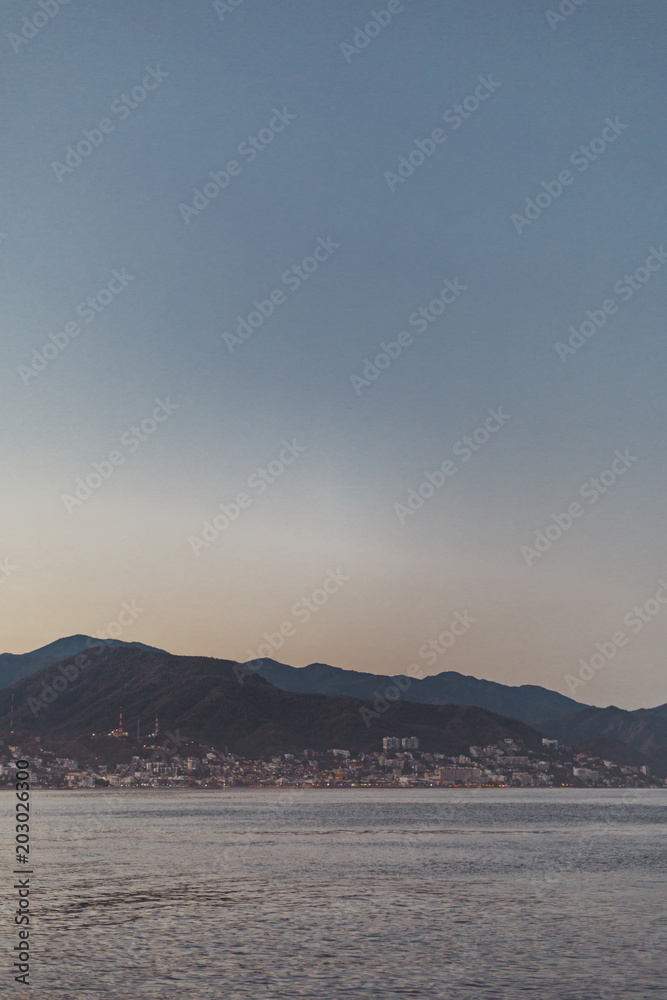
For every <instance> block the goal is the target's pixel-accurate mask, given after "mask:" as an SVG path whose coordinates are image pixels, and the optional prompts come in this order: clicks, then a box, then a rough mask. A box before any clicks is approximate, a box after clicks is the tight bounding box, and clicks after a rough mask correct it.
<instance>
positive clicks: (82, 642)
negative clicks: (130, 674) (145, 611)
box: [0, 635, 163, 688]
mask: <svg viewBox="0 0 667 1000" xmlns="http://www.w3.org/2000/svg"><path fill="white" fill-rule="evenodd" d="M92 646H110V647H111V646H134V647H135V648H136V649H156V647H155V646H145V645H144V643H143V642H129V643H128V642H122V641H121V640H120V639H93V638H92V637H91V636H88V635H68V636H66V637H65V638H64V639H56V641H55V642H50V643H49V644H48V645H47V646H41V647H40V648H39V649H33V650H32V652H30V653H0V688H4V687H8V686H9V685H10V684H13V683H14V682H15V681H20V680H21V679H22V678H23V677H29V676H30V674H34V673H36V672H37V671H38V670H41V669H42V667H50V666H51V664H52V663H59V662H60V660H64V659H66V657H68V656H75V655H76V653H82V652H85V650H87V649H90V648H91V647H92ZM161 652H163V651H161Z"/></svg>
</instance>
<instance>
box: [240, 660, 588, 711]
mask: <svg viewBox="0 0 667 1000" xmlns="http://www.w3.org/2000/svg"><path fill="white" fill-rule="evenodd" d="M253 663H255V664H256V663H261V666H260V667H259V669H258V670H257V671H256V672H257V673H258V674H259V675H260V677H264V678H265V680H267V681H270V682H271V684H274V685H275V686H276V687H279V688H282V690H283V691H294V692H300V693H302V694H331V695H347V696H349V697H352V698H376V697H377V696H378V695H380V696H382V693H383V691H385V690H386V688H388V687H391V686H393V685H394V684H396V682H397V681H399V682H400V686H401V691H402V694H401V697H402V698H403V699H404V700H405V701H414V702H421V703H422V704H429V705H445V704H447V705H476V706H477V707H478V708H485V709H487V710H488V711H491V712H497V713H498V714H499V715H506V716H509V717H510V718H513V719H520V720H521V722H525V723H527V724H528V725H529V726H536V727H538V728H539V727H540V726H541V725H542V724H543V723H544V722H545V721H546V720H550V719H555V718H558V717H561V716H564V715H569V714H572V713H574V712H577V711H579V710H580V709H582V708H585V707H587V706H584V705H582V704H581V703H580V702H578V701H573V699H572V698H567V697H565V695H562V694H558V692H556V691H549V690H548V689H547V688H543V687H538V686H537V685H534V684H522V685H521V686H519V687H510V686H508V685H507V684H498V683H496V682H495V681H484V680H479V678H477V677H469V676H465V675H464V674H459V673H456V672H455V671H453V670H448V671H444V672H443V673H440V674H436V675H435V676H433V677H425V678H424V679H423V680H417V679H416V678H413V677H406V676H404V675H399V677H398V678H397V677H390V676H385V675H383V674H367V673H362V672H360V671H358V670H342V669H341V668H340V667H330V666H328V664H326V663H311V664H309V665H308V666H307V667H290V666H287V664H284V663H278V662H277V661H276V660H271V659H263V660H261V661H259V660H258V661H253ZM254 669H255V668H254V667H253V670H254Z"/></svg>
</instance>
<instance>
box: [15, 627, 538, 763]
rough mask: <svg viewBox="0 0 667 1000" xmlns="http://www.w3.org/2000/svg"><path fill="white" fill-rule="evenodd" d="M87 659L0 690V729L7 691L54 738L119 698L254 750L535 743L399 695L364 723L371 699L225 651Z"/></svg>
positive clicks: (25, 724)
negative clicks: (217, 655) (285, 678)
mask: <svg viewBox="0 0 667 1000" xmlns="http://www.w3.org/2000/svg"><path fill="white" fill-rule="evenodd" d="M88 664H89V665H88V666H86V667H85V668H84V669H83V670H77V667H76V657H69V658H67V659H66V660H64V661H62V662H61V663H58V664H54V665H51V666H48V667H45V668H43V669H42V670H41V671H39V672H38V673H37V674H34V675H32V676H30V677H27V678H24V679H23V680H21V681H19V682H17V683H16V684H14V685H13V686H12V687H11V689H5V690H2V691H0V729H2V730H3V731H5V732H6V730H7V729H8V722H9V707H10V700H11V694H12V692H13V693H14V701H15V706H14V728H15V729H16V730H22V731H25V732H28V733H33V734H40V735H44V736H48V737H50V738H57V739H77V738H80V737H82V736H87V735H89V734H90V733H98V734H99V733H108V732H109V731H111V730H112V729H115V728H116V726H117V724H118V713H119V710H120V707H121V705H122V708H123V717H124V720H125V727H126V728H128V729H129V728H132V727H134V726H136V722H137V718H141V719H142V720H144V723H147V722H148V721H149V720H151V719H152V718H153V716H154V714H155V712H156V711H157V712H159V715H160V727H161V730H162V729H164V730H165V731H167V730H171V731H172V732H176V731H177V730H180V732H181V734H182V735H184V736H189V737H196V738H197V739H199V740H203V741H209V742H210V743H211V744H212V745H214V746H217V747H219V748H224V747H225V746H226V747H228V748H229V750H230V752H234V753H238V754H242V755H247V756H253V757H262V756H266V755H269V754H273V753H286V752H290V753H291V752H295V751H296V752H300V751H301V750H303V749H304V748H312V749H314V750H326V749H329V748H332V747H342V748H344V749H353V750H357V751H366V752H368V751H371V750H377V749H379V748H380V747H381V740H382V737H383V736H393V735H399V736H418V737H419V738H420V741H421V749H423V750H431V751H432V752H436V753H448V754H458V753H464V752H467V750H468V747H469V746H470V744H471V743H480V744H487V743H495V742H498V740H500V739H503V738H507V737H510V738H512V739H519V740H521V741H523V742H524V744H525V745H526V746H530V747H534V748H537V747H539V746H540V745H541V736H540V734H539V733H537V732H536V731H535V730H533V729H532V728H531V727H529V726H527V725H525V724H524V723H522V722H519V721H517V720H515V719H507V718H504V717H502V716H500V715H497V714H495V713H492V712H488V711H486V710H484V709H480V708H476V707H472V706H456V705H419V704H416V703H410V702H403V701H398V702H394V703H392V704H391V705H389V707H388V708H387V710H386V711H385V712H383V713H382V714H379V715H377V716H373V717H372V718H371V719H370V720H369V721H368V724H367V721H365V719H364V717H363V715H362V712H361V711H360V710H361V709H366V710H367V712H368V711H369V710H372V705H371V704H370V703H369V702H366V701H362V700H359V699H355V698H349V697H343V696H338V697H335V696H329V695H322V694H295V693H291V692H287V691H281V690H280V689H278V688H276V687H274V686H273V685H272V684H270V683H269V682H268V681H266V680H265V679H264V678H262V677H259V676H254V675H252V674H251V675H248V673H247V671H243V670H242V669H240V668H239V665H238V664H236V663H233V662H232V661H230V660H217V659H213V658H210V657H196V656H172V655H171V654H168V653H158V652H154V651H144V650H139V649H133V648H132V647H122V648H110V649H104V648H103V649H101V650H100V651H99V652H96V653H95V654H94V655H93V654H91V655H89V656H88ZM77 674H78V675H77ZM68 677H71V678H72V679H71V680H68V681H67V684H65V680H66V679H67V678H68ZM59 678H64V679H63V680H59ZM57 689H61V690H60V692H59V693H58V690H57ZM366 719H367V720H368V716H367V717H366Z"/></svg>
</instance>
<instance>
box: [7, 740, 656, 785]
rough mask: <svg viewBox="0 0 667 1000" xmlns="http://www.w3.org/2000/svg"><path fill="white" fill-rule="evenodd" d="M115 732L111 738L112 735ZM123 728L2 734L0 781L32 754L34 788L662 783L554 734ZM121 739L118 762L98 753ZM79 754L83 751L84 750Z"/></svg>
mask: <svg viewBox="0 0 667 1000" xmlns="http://www.w3.org/2000/svg"><path fill="white" fill-rule="evenodd" d="M108 737H115V738H116V740H109V739H108ZM123 737H125V738H126V739H127V734H126V733H124V732H123V733H121V734H119V733H118V731H114V732H113V733H111V734H107V737H106V738H103V739H102V740H101V741H100V743H99V745H95V743H94V742H92V743H91V744H89V745H88V746H87V747H86V749H85V751H84V753H83V754H82V755H81V757H80V758H77V757H74V756H60V755H59V748H58V747H57V746H49V747H47V746H46V745H45V744H43V743H42V741H41V740H40V738H39V737H29V738H28V737H26V738H25V739H23V738H22V739H21V741H20V742H19V741H18V740H17V742H16V743H12V744H11V745H10V743H11V739H12V738H13V737H10V741H9V742H8V743H2V742H0V788H2V787H3V786H5V787H7V786H9V785H10V784H11V782H12V773H13V768H12V766H11V762H12V761H13V760H16V759H20V758H26V759H27V760H29V761H30V784H31V787H33V788H46V789H86V788H88V789H90V788H98V789H104V788H117V789H118V788H121V789H122V788H128V789H130V788H203V789H226V788H241V787H250V788H257V787H260V788H271V787H285V786H287V787H291V788H415V787H417V788H447V787H450V788H454V787H459V788H460V787H469V788H475V787H477V788H480V787H481V788H559V787H567V788H586V787H598V788H599V787H602V788H664V787H667V779H663V778H659V777H656V776H654V775H652V774H651V771H650V768H649V767H647V766H646V765H637V764H632V765H628V764H618V763H615V762H614V761H612V760H607V759H604V758H601V757H598V756H596V755H594V754H592V753H589V752H585V751H574V750H573V749H571V748H569V747H566V746H562V745H560V744H559V743H558V741H556V740H549V739H543V740H542V747H541V750H538V751H537V752H536V751H535V750H534V749H529V748H527V747H525V746H524V745H522V743H521V741H519V740H514V739H504V740H501V741H500V742H499V743H495V744H491V745H489V746H483V747H480V746H471V747H469V749H468V752H467V753H465V754H459V755H456V756H445V755H444V754H438V753H427V752H422V751H421V750H420V749H419V739H418V738H417V737H414V736H403V737H399V736H387V737H384V738H383V739H382V740H378V749H377V751H376V752H372V753H357V754H354V753H353V752H352V751H351V750H349V749H345V748H335V747H334V748H331V749H329V750H326V751H315V750H311V749H304V750H303V751H301V752H300V753H284V754H279V755H278V754H276V755H273V756H267V758H266V759H248V758H246V757H243V756H240V755H238V754H234V753H228V752H227V751H226V750H222V751H221V750H220V749H217V748H215V747H211V746H204V745H201V744H199V743H196V742H194V741H192V740H185V739H181V737H180V736H179V734H178V733H176V734H173V733H165V734H163V733H161V732H160V733H154V734H153V736H152V737H148V738H147V740H146V741H144V742H143V743H141V744H140V745H137V747H136V751H137V752H136V753H130V751H131V750H133V749H135V748H134V747H132V746H129V745H128V744H127V742H126V739H123ZM118 740H120V741H121V743H122V745H123V749H125V750H126V751H127V753H126V754H125V757H127V758H128V759H126V760H123V761H122V762H120V763H118V762H114V760H113V757H116V756H117V754H111V753H109V752H107V753H105V752H104V750H105V749H106V750H107V751H108V749H109V747H110V745H111V746H113V744H114V742H115V743H116V746H118V742H117V741H118ZM84 758H85V759H84Z"/></svg>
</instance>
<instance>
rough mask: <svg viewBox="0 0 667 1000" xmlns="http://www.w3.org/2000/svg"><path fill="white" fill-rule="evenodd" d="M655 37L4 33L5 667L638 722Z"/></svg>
mask: <svg viewBox="0 0 667 1000" xmlns="http://www.w3.org/2000/svg"><path fill="white" fill-rule="evenodd" d="M666 31H667V8H666V7H665V5H664V4H663V3H662V2H661V0H585V2H581V0H580V2H579V3H576V2H574V0H572V2H570V0H563V2H561V3H560V5H559V4H558V3H557V2H556V0H513V2H512V3H505V4H499V3H497V0H472V2H471V0H414V2H410V0H402V2H399V0H391V2H389V0H378V2H377V3H376V4H374V5H373V4H372V3H362V2H357V0H354V2H348V0H282V2H281V3H270V2H268V0H263V2H262V0H234V2H232V0H229V2H224V0H218V2H217V3H213V2H209V0H188V2H187V3H186V2H166V0H141V2H140V3H137V0H114V3H113V4H111V3H105V4H103V3H100V2H92V0H70V2H68V3H63V2H62V0H42V4H41V6H40V4H39V3H38V2H33V0H6V2H5V3H3V4H2V6H1V7H0V45H1V46H4V52H3V57H2V60H1V61H0V74H1V77H2V88H3V100H2V135H3V147H4V156H3V157H2V163H1V165H0V179H1V185H0V190H1V192H2V207H1V208H0V279H1V281H2V294H1V296H0V316H1V320H0V322H1V329H2V340H3V355H4V360H5V364H4V365H3V367H2V374H1V375H0V379H1V388H0V391H1V393H2V402H3V409H4V419H3V420H2V423H1V424H0V441H1V449H2V469H3V472H4V475H3V487H4V488H3V490H2V500H1V504H2V524H3V531H2V539H1V542H0V608H1V619H0V620H1V621H2V639H1V641H0V647H1V648H2V649H3V650H4V651H7V652H13V653H21V652H25V651H27V650H30V649H34V648H37V647H39V646H42V645H45V644H46V643H48V642H51V641H53V640H55V639H56V638H59V637H61V636H65V635H70V634H73V633H85V634H87V635H96V636H97V635H101V634H102V635H105V636H114V637H117V638H121V639H124V640H126V641H141V642H145V643H150V644H152V645H156V646H159V647H161V648H164V649H167V650H169V651H171V652H173V653H178V654H192V655H206V656H217V657H222V658H228V659H233V660H239V661H246V660H249V659H252V658H253V657H254V656H257V655H271V656H273V657H274V658H275V659H278V660H280V661H282V662H285V663H290V664H293V665H294V666H303V665H306V664H307V663H311V662H325V663H330V664H333V665H336V666H340V667H344V668H348V669H357V670H367V671H372V672H375V673H389V674H396V673H401V672H406V671H407V669H408V667H409V665H410V664H416V665H417V667H416V668H414V669H417V668H418V670H419V671H420V673H419V674H418V675H419V676H428V675H430V674H435V673H439V672H440V671H443V670H457V671H461V672H462V673H465V674H472V675H474V676H476V677H481V678H486V679H489V680H496V681H500V682H502V683H505V684H540V685H543V686H545V687H548V688H552V689H554V690H557V691H560V692H562V693H563V694H566V695H571V696H572V697H575V698H576V699H577V700H578V701H581V702H584V703H587V704H594V705H609V704H615V705H619V706H620V707H623V708H630V709H634V708H639V707H650V706H653V705H657V704H662V703H664V702H665V701H667V691H666V688H665V680H664V676H665V675H664V669H663V660H664V648H665V639H666V638H667V604H665V603H663V602H665V601H667V539H666V537H665V531H664V522H665V517H664V497H665V480H666V478H667V474H666V470H665V460H664V455H665V448H664V444H665V418H666V416H667V403H666V401H665V394H664V392H663V372H662V371H661V369H663V370H664V366H665V362H666V361H667V347H666V346H665V320H664V317H665V299H666V293H665V290H666V288H667V254H666V253H665V243H663V241H666V242H667V227H666V225H665V217H664V216H665V208H664V205H665V199H664V160H665V149H664V143H665V140H664V135H665V128H664V126H665V108H664V97H663V95H664V91H665V65H664V44H665V35H666ZM133 428H134V429H133ZM661 580H662V581H665V586H664V587H663V584H662V583H661V582H660V581H661ZM452 625H454V628H453V629H452V627H451V626H452ZM413 673H414V670H413Z"/></svg>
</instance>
